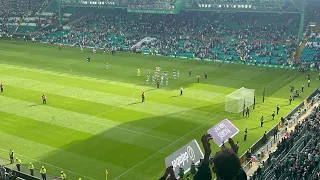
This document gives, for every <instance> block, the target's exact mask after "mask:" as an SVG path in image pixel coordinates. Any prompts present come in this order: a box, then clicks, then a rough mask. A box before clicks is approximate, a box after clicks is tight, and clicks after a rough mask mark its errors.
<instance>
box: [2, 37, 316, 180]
mask: <svg viewBox="0 0 320 180" xmlns="http://www.w3.org/2000/svg"><path fill="white" fill-rule="evenodd" d="M87 56H91V62H90V63H88V62H86V58H87ZM106 62H108V63H109V69H108V70H107V69H106V67H105V63H106ZM157 65H160V66H161V69H162V70H167V71H168V74H169V77H170V79H169V86H161V87H160V89H156V88H155V85H146V84H145V79H146V69H148V68H149V69H150V70H151V72H152V73H153V72H154V71H155V67H156V66H157ZM137 68H140V69H141V76H140V77H137V76H136V71H137ZM173 69H176V70H180V77H179V78H178V79H176V80H173V78H172V70H173ZM189 69H192V70H193V74H192V76H191V77H189V75H188V70H189ZM205 71H206V72H208V74H209V78H208V79H207V80H205V79H204V77H203V73H204V72H205ZM198 74H199V75H201V79H200V83H197V82H196V76H197V75H198ZM311 78H312V79H311V83H312V84H311V88H308V87H307V81H306V73H304V74H303V73H299V72H288V71H285V70H283V69H270V71H266V69H265V68H263V67H252V66H244V65H232V64H223V65H222V67H219V64H217V63H212V62H204V61H196V60H188V59H174V58H166V57H155V56H144V55H136V54H131V53H117V54H116V55H115V56H112V55H109V54H107V55H104V54H103V53H102V52H101V51H98V52H97V54H93V53H92V51H91V50H89V49H88V50H85V52H80V48H71V47H63V49H62V50H60V51H59V50H58V47H57V46H55V45H44V44H38V43H35V44H32V43H24V42H17V43H16V44H12V43H11V42H9V41H0V82H2V83H3V84H4V92H3V93H1V94H0V117H1V121H0V137H1V141H0V149H1V151H0V152H1V154H0V155H1V157H3V158H8V150H9V149H10V148H12V149H13V150H14V151H15V152H16V153H17V154H16V156H17V157H19V158H20V159H21V160H22V163H23V164H25V165H26V164H28V163H29V162H30V161H31V162H33V163H34V164H35V166H36V168H37V169H39V167H40V166H41V165H44V166H45V167H46V168H47V171H48V174H53V175H57V176H58V175H59V173H60V171H61V170H64V171H65V172H66V174H67V176H68V179H74V180H75V179H77V178H79V177H82V179H96V180H101V179H104V178H105V170H108V172H109V177H108V178H109V179H111V180H115V179H119V180H120V179H121V180H125V179H134V180H141V179H144V180H151V179H157V178H159V177H160V176H161V175H162V174H163V172H164V169H165V165H164V159H165V158H166V157H167V156H168V155H170V154H171V153H173V152H174V151H176V150H178V149H179V148H180V147H181V146H183V145H184V144H186V143H188V142H190V141H191V140H192V139H197V141H198V142H199V143H200V137H201V135H203V134H205V133H206V131H207V130H208V129H209V128H211V127H212V126H214V125H215V124H216V123H217V122H220V121H221V120H223V119H225V118H227V119H229V120H231V121H232V123H233V124H234V125H235V126H236V127H237V128H238V129H240V133H239V134H238V135H237V136H236V137H235V138H234V140H235V141H239V142H240V152H239V154H242V153H243V152H245V151H246V150H247V148H248V147H249V146H251V145H252V144H253V143H254V142H255V141H257V140H258V139H259V138H260V137H261V136H262V135H263V132H264V131H268V130H269V129H270V128H271V127H273V126H274V125H275V124H276V123H277V122H278V121H279V120H280V117H281V116H285V115H286V114H287V113H288V112H289V111H290V110H291V109H293V108H294V107H295V105H297V104H298V103H299V102H301V101H302V100H303V99H304V98H305V97H306V96H307V95H309V94H310V93H311V92H312V91H314V90H315V88H316V87H317V86H318V84H319V81H318V80H316V78H317V74H316V73H313V74H311ZM303 83H304V84H305V86H306V88H305V92H304V93H303V94H302V96H301V97H300V98H298V99H296V100H295V101H294V102H293V104H292V105H291V106H289V105H288V102H289V101H288V98H289V96H290V92H289V86H290V85H295V87H296V88H299V89H300V88H301V85H302V84H303ZM181 86H183V87H184V94H183V96H179V93H180V92H179V88H180V87H181ZM241 87H246V88H252V89H255V90H256V96H257V98H256V99H257V103H258V104H257V106H256V107H257V108H256V109H255V110H252V111H251V114H250V118H243V117H242V114H230V113H227V112H225V111H224V100H225V96H226V95H227V94H229V93H231V92H233V91H235V90H237V89H238V88H241ZM264 87H265V88H266V99H265V103H262V97H261V96H262V93H263V88H264ZM143 91H144V92H145V93H146V102H145V103H140V101H141V93H142V92H143ZM43 93H45V94H46V95H47V104H46V105H42V100H41V95H42V94H43ZM277 104H280V106H281V110H280V115H277V116H276V120H274V121H272V120H271V114H272V112H273V111H274V110H275V109H276V105H277ZM262 115H263V116H265V124H264V127H263V128H260V117H261V116H262ZM245 128H248V129H249V132H248V140H247V141H246V142H243V140H242V139H243V131H244V129H245ZM211 144H212V148H213V152H214V151H217V150H218V147H217V146H216V145H215V144H214V142H212V143H211ZM12 167H13V166H12Z"/></svg>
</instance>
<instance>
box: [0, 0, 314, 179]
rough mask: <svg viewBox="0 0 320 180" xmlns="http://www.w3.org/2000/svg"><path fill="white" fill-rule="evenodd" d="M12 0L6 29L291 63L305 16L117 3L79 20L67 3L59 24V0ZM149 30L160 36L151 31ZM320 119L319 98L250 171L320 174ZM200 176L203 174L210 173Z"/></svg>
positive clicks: (2, 26) (69, 40) (147, 49)
mask: <svg viewBox="0 0 320 180" xmlns="http://www.w3.org/2000/svg"><path fill="white" fill-rule="evenodd" d="M12 2H13V1H10V0H2V1H1V3H0V34H2V35H4V36H8V35H10V34H12V33H13V32H14V31H16V32H17V33H34V32H37V31H39V32H38V33H39V39H40V40H41V41H42V42H46V43H60V44H65V45H72V46H79V45H82V46H86V47H95V48H112V47H116V48H117V50H127V51H129V50H134V51H137V52H142V53H147V54H149V53H154V52H159V53H160V54H163V55H166V56H181V57H186V58H200V59H221V60H225V61H245V62H251V63H261V64H278V65H288V64H289V62H290V57H291V54H292V53H293V52H294V51H295V44H294V43H295V41H296V34H297V31H298V28H297V24H298V21H297V18H298V17H296V16H294V15H283V14H272V15H271V16H270V14H259V16H255V15H254V14H252V13H251V14H250V15H248V14H246V13H242V14H219V15H217V16H212V13H211V12H210V13H209V12H183V13H181V14H179V15H163V14H161V15H159V14H140V13H128V12H126V11H125V10H120V9H112V10H100V11H97V12H94V13H92V15H89V16H87V17H84V19H82V20H81V21H77V22H74V23H71V22H70V18H71V17H72V16H73V15H75V14H81V12H82V11H85V10H81V9H79V8H70V7H66V8H65V9H64V14H63V21H64V22H65V23H64V24H65V25H64V26H63V27H62V28H56V26H55V24H57V6H58V5H57V2H56V1H54V0H16V1H14V3H12ZM139 8H141V7H139ZM152 8H157V7H152ZM170 8H171V7H168V9H169V10H170ZM79 12H80V13H79ZM318 15H319V14H317V15H315V17H319V16H318ZM79 18H80V17H79ZM81 18H82V17H81ZM147 37H152V39H145V38H147ZM307 39H308V42H307V44H306V47H305V48H304V49H303V51H302V56H301V61H302V62H304V63H306V64H308V66H310V67H313V66H315V63H314V62H317V61H319V60H320V34H319V33H315V32H311V33H310V35H309V37H308V38H307ZM136 45H138V46H136ZM132 47H135V48H134V49H133V48H132ZM318 66H319V64H318ZM319 120H320V107H319V106H318V107H317V108H315V109H314V110H313V111H312V113H311V115H309V116H308V117H307V118H306V119H305V120H304V121H303V123H299V124H298V125H297V126H296V127H295V130H294V131H291V132H290V133H288V134H287V137H286V138H283V139H281V141H279V143H278V146H277V150H276V151H275V152H273V153H272V154H271V155H270V157H269V158H268V160H267V161H265V162H263V163H262V164H261V167H259V169H258V170H257V171H256V172H255V173H254V174H253V176H252V177H250V179H252V180H255V179H311V180H315V179H319V178H320V173H319V172H320V163H319V161H320V157H319V154H320V145H319V144H320V143H319V141H320V138H319V132H320V123H319ZM204 148H205V147H204ZM237 160H238V159H237V158H235V161H237ZM200 170H203V171H202V172H203V174H205V175H203V176H211V171H210V170H209V171H210V172H208V167H207V166H204V165H203V164H201V165H200ZM13 172H15V171H11V170H9V169H6V168H5V167H0V173H1V179H6V178H7V177H9V179H10V178H12V176H13V177H14V176H16V174H15V173H13ZM202 172H201V171H200V172H199V171H198V173H202ZM209 174H210V175H209ZM198 176H199V177H200V178H199V179H201V177H203V176H200V175H199V174H198Z"/></svg>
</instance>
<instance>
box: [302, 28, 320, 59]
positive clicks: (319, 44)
mask: <svg viewBox="0 0 320 180" xmlns="http://www.w3.org/2000/svg"><path fill="white" fill-rule="evenodd" d="M301 60H303V61H319V60H320V33H314V32H311V33H310V36H309V37H308V42H307V44H306V47H305V48H304V49H303V52H302V56H301Z"/></svg>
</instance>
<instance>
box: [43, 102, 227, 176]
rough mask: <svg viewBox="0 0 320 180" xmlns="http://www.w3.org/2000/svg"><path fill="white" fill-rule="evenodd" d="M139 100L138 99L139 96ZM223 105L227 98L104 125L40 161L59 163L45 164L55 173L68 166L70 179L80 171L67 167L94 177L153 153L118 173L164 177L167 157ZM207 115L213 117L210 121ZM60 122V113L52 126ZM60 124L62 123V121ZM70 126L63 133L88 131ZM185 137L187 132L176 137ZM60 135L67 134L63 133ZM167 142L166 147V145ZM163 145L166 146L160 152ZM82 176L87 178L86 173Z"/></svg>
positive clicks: (198, 134)
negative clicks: (111, 125)
mask: <svg viewBox="0 0 320 180" xmlns="http://www.w3.org/2000/svg"><path fill="white" fill-rule="evenodd" d="M136 103H137V104H140V102H136ZM223 105H224V103H220V104H214V105H212V106H206V107H199V108H195V109H191V110H189V111H182V112H176V113H172V114H167V115H162V116H154V117H150V118H144V119H139V120H135V121H130V122H125V123H122V124H120V125H118V126H115V127H111V128H110V127H108V126H105V129H106V130H105V131H103V132H101V133H99V134H97V135H94V136H89V138H87V139H84V140H81V141H73V142H69V143H67V144H66V145H63V146H61V147H57V149H60V150H57V151H54V152H51V153H50V154H47V155H45V156H43V158H42V159H40V161H41V162H47V163H50V164H53V165H56V166H58V167H61V169H60V168H54V167H50V166H48V165H47V170H48V171H50V172H51V173H52V172H53V171H54V172H56V173H57V176H58V175H59V172H60V171H62V170H64V171H65V172H66V173H67V174H68V177H70V179H76V178H79V177H81V176H77V175H75V174H73V173H71V172H68V171H67V170H70V171H73V172H77V173H79V174H83V175H85V176H88V177H92V178H94V179H104V178H105V174H104V172H105V170H106V169H107V170H108V171H109V172H110V174H109V176H108V177H109V178H110V179H114V178H115V177H117V176H118V175H120V174H122V173H123V172H125V171H127V170H128V169H130V168H132V167H134V166H135V165H137V164H139V163H140V162H142V161H144V160H146V159H147V158H149V157H151V156H152V158H151V159H150V160H148V162H146V163H142V164H141V165H139V166H138V167H136V168H134V169H133V170H132V171H130V172H129V173H128V174H126V175H124V176H123V177H122V178H119V179H130V178H131V179H148V177H145V176H144V174H149V175H150V174H155V173H160V174H157V177H161V174H162V172H161V170H162V169H163V168H164V159H165V158H166V157H167V156H168V155H170V154H172V153H173V152H174V151H176V150H177V149H179V148H180V147H181V146H182V145H184V144H186V143H188V142H190V141H191V140H192V139H194V138H197V139H198V140H200V139H199V138H200V137H201V134H203V133H205V132H206V131H207V130H208V129H210V128H211V127H212V122H213V123H214V122H219V121H221V120H222V119H221V117H218V116H217V117H216V115H217V114H220V113H221V112H224V110H223V108H222V107H223ZM138 106H139V105H138ZM128 116H130V115H128ZM196 119H197V120H196ZM209 119H211V123H207V124H206V122H208V120H209ZM76 121H77V120H75V123H76V124H77V125H76V126H81V123H77V122H76ZM84 123H85V122H84ZM56 124H57V125H56ZM58 124H59V117H56V118H55V123H53V125H51V124H50V126H53V127H56V128H57V129H60V128H59V127H60V126H58ZM101 126H102V125H101V124H95V123H94V122H92V124H91V127H88V131H90V129H92V128H94V127H95V128H98V129H99V128H101ZM198 127H200V128H198ZM61 129H64V128H63V127H61ZM66 131H67V132H66ZM66 131H65V135H66V136H70V137H73V136H74V135H75V134H79V135H80V136H83V135H85V136H86V134H88V133H86V132H80V131H77V130H75V129H74V128H68V129H66ZM57 133H59V132H57ZM187 134H189V135H187ZM181 137H184V138H182V139H181V140H179V141H177V140H178V139H180V138H181ZM66 139H68V138H66ZM61 141H62V142H63V141H64V140H63V139H61ZM62 144H63V143H62ZM164 147H166V148H165V149H163V148H164ZM161 149H163V150H162V151H161V152H159V153H157V152H158V151H159V150H161ZM155 153H157V154H155ZM149 177H150V176H149ZM82 179H88V178H85V177H82Z"/></svg>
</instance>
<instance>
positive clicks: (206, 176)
mask: <svg viewBox="0 0 320 180" xmlns="http://www.w3.org/2000/svg"><path fill="white" fill-rule="evenodd" d="M210 139H211V137H210V135H203V136H202V138H201V142H202V145H203V149H204V152H205V153H204V159H203V161H202V162H201V163H200V165H199V168H198V171H197V173H196V174H195V175H194V177H193V179H194V180H211V179H212V173H211V170H210V168H209V156H210V154H211V148H210V143H209V141H210ZM228 142H229V144H230V146H231V148H232V149H228V148H225V147H224V148H222V149H221V151H219V152H217V153H216V154H215V156H214V157H213V163H214V167H213V168H212V171H213V173H215V174H216V177H217V179H218V180H223V179H239V180H240V179H247V178H246V174H245V172H244V171H243V170H242V168H241V165H240V159H239V157H238V156H237V155H236V153H234V150H235V149H236V146H235V144H234V142H233V140H232V139H229V141H228Z"/></svg>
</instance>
